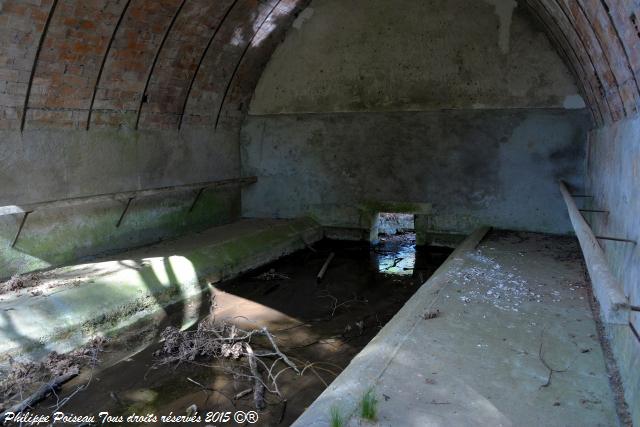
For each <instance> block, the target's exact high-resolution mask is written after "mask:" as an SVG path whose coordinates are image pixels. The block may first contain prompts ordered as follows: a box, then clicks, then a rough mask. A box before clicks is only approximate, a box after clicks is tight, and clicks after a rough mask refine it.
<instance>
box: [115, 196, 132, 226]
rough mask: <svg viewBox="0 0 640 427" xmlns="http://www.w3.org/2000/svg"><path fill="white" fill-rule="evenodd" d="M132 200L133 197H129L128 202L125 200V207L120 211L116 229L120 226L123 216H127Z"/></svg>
mask: <svg viewBox="0 0 640 427" xmlns="http://www.w3.org/2000/svg"><path fill="white" fill-rule="evenodd" d="M133 199H135V197H129V200H127V205H126V206H125V207H124V210H123V211H122V215H120V219H118V223H117V224H116V227H120V224H122V220H124V216H125V215H126V214H127V211H128V210H129V206H131V202H132V201H133Z"/></svg>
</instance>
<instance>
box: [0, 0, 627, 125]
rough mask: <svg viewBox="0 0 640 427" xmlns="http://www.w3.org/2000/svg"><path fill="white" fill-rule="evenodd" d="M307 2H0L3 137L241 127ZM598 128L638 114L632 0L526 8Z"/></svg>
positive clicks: (564, 0) (563, 0) (567, 1)
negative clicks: (9, 133) (27, 132)
mask: <svg viewBox="0 0 640 427" xmlns="http://www.w3.org/2000/svg"><path fill="white" fill-rule="evenodd" d="M308 3H309V0H219V1H211V0H41V1H27V0H5V1H4V2H1V3H0V28H1V29H0V34H1V36H0V39H1V40H2V41H1V42H0V129H20V130H24V129H33V128H49V127H54V128H75V129H94V128H133V129H175V130H177V129H182V128H185V127H205V128H211V127H213V128H217V127H218V126H223V125H226V126H228V125H229V124H233V123H237V119H239V118H241V117H242V115H243V114H244V111H246V104H247V100H248V98H249V97H250V96H251V94H252V93H253V90H254V88H255V85H256V83H257V81H258V79H259V77H260V74H261V73H262V70H263V68H264V65H265V64H266V62H267V61H268V59H269V57H270V56H271V54H272V53H273V50H274V49H275V47H276V46H277V44H278V43H279V42H280V40H281V38H282V37H283V35H284V33H285V32H286V30H287V29H288V28H289V26H290V25H291V23H292V22H293V20H294V19H295V17H296V16H297V15H298V14H299V13H300V12H301V10H302V9H304V7H306V5H307V4H308ZM522 3H523V4H526V5H527V6H528V7H529V8H530V9H531V12H532V13H533V14H534V15H535V16H536V17H537V18H538V19H539V20H540V21H541V22H542V23H543V24H544V27H545V29H546V31H547V34H548V35H549V37H550V38H551V40H552V41H553V42H554V43H555V45H556V47H557V49H558V52H559V53H560V54H561V56H562V57H563V58H564V59H565V61H566V62H567V63H568V64H569V66H570V68H571V70H572V71H573V73H574V75H575V77H576V80H577V81H578V82H579V84H580V85H581V89H582V92H583V95H584V96H585V98H586V99H587V100H588V104H589V106H590V109H591V111H592V114H593V118H594V121H595V123H596V124H597V125H603V124H607V123H611V122H614V121H618V120H620V119H622V118H624V117H627V116H632V115H635V114H637V112H638V106H639V103H640V86H639V84H638V77H639V73H640V43H639V42H640V23H639V22H638V20H639V19H640V18H639V17H638V15H640V2H639V1H638V0H526V1H523V2H522Z"/></svg>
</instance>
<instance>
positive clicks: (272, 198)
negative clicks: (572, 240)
mask: <svg viewBox="0 0 640 427" xmlns="http://www.w3.org/2000/svg"><path fill="white" fill-rule="evenodd" d="M586 122H587V119H586V117H585V115H584V113H583V112H566V111H541V110H518V111H514V110H501V111H473V110H464V111H445V112H414V113H354V114H313V115H277V116H267V117H257V116H253V117H250V118H249V119H248V120H247V122H246V123H245V127H244V129H243V134H242V148H243V151H242V158H243V168H244V173H246V174H255V175H257V176H259V181H258V183H257V184H256V185H255V186H253V187H252V188H247V189H245V190H244V192H243V212H244V214H245V215H247V216H256V217H279V218H292V217H296V216H299V215H301V214H303V213H305V212H309V213H311V214H312V215H313V216H314V217H315V218H317V219H318V220H319V221H321V222H322V223H323V224H324V225H329V226H334V227H345V228H357V227H363V226H368V225H369V224H368V223H363V218H362V215H363V210H364V209H362V207H363V206H364V207H366V206H370V205H372V204H375V202H380V201H394V202H411V203H428V204H431V205H432V213H431V215H430V217H429V219H430V222H429V223H428V224H424V223H422V225H420V224H418V223H416V227H417V228H418V227H420V226H422V227H425V226H426V227H428V228H429V229H430V230H433V231H449V232H454V233H461V232H469V231H471V230H472V229H473V228H474V227H476V226H477V225H479V224H491V225H493V226H496V227H502V228H508V229H516V230H525V229H526V230H536V231H548V232H553V233H567V232H569V231H570V227H571V226H570V224H569V223H568V221H567V219H566V215H567V214H566V209H565V208H564V205H563V202H562V199H561V197H560V195H559V193H558V191H557V179H559V178H561V177H564V178H567V179H568V180H569V181H571V182H574V183H580V182H582V177H583V174H584V168H583V163H582V161H581V160H582V159H583V158H584V153H583V148H584V144H583V141H584V138H585V133H584V126H585V124H586Z"/></svg>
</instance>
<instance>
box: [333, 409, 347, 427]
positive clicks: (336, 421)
mask: <svg viewBox="0 0 640 427" xmlns="http://www.w3.org/2000/svg"><path fill="white" fill-rule="evenodd" d="M331 427H344V417H343V416H342V413H341V412H340V409H339V408H338V407H337V406H333V407H331Z"/></svg>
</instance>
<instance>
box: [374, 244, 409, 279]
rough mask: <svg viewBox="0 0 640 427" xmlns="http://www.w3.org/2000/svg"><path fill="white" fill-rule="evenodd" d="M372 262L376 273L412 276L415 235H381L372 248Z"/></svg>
mask: <svg viewBox="0 0 640 427" xmlns="http://www.w3.org/2000/svg"><path fill="white" fill-rule="evenodd" d="M373 253H374V262H375V263H376V265H377V269H378V272H380V273H383V274H393V275H399V276H412V275H413V270H414V268H415V265H416V235H415V233H402V234H395V235H381V236H380V242H379V243H378V244H377V245H375V246H374V248H373Z"/></svg>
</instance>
